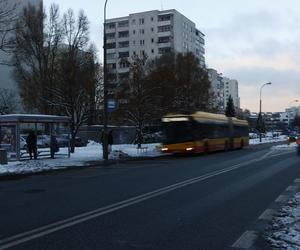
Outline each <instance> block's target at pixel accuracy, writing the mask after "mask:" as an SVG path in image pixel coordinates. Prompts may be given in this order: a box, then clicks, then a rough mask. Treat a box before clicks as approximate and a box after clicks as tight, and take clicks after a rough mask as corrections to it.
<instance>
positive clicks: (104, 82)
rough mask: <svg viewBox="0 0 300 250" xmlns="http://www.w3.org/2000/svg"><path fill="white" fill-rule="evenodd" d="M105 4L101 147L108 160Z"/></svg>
mask: <svg viewBox="0 0 300 250" xmlns="http://www.w3.org/2000/svg"><path fill="white" fill-rule="evenodd" d="M106 5H107V0H105V4H104V23H103V92H104V93H103V102H104V105H103V106H104V110H103V134H102V135H103V136H102V139H103V141H102V147H103V159H104V160H108V140H107V139H108V136H107V134H108V133H107V122H108V110H107V56H106V49H107V46H106Z"/></svg>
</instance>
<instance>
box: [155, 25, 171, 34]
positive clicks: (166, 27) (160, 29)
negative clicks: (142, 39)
mask: <svg viewBox="0 0 300 250" xmlns="http://www.w3.org/2000/svg"><path fill="white" fill-rule="evenodd" d="M157 28H158V30H157V32H167V31H171V25H164V26H158V27H157Z"/></svg>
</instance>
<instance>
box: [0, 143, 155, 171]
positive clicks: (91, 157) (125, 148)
mask: <svg viewBox="0 0 300 250" xmlns="http://www.w3.org/2000/svg"><path fill="white" fill-rule="evenodd" d="M159 145H160V144H157V143H156V144H143V150H138V149H137V146H136V145H133V144H128V145H113V146H112V152H111V153H110V154H109V159H124V158H129V157H156V156H160V155H161V152H160V151H159V150H158V148H159ZM60 154H64V155H65V156H61V155H60ZM67 154H68V149H67V148H60V150H59V153H58V154H57V155H56V158H55V159H49V158H44V159H38V160H30V161H29V160H28V161H16V162H9V163H8V164H7V165H0V175H9V174H29V173H36V172H42V171H47V170H55V169H64V168H66V167H82V166H88V165H90V164H91V162H95V161H101V160H103V157H102V154H103V151H102V145H101V144H100V143H96V142H93V141H89V143H88V145H87V146H86V147H78V148H76V149H75V153H74V154H71V158H68V157H67V156H66V155H67Z"/></svg>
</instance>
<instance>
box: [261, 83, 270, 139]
mask: <svg viewBox="0 0 300 250" xmlns="http://www.w3.org/2000/svg"><path fill="white" fill-rule="evenodd" d="M271 84H272V83H271V82H267V83H265V84H263V85H262V86H261V87H260V94H259V115H258V122H259V141H260V142H261V129H262V122H263V120H262V115H261V108H262V100H261V94H262V89H263V87H264V86H266V85H271Z"/></svg>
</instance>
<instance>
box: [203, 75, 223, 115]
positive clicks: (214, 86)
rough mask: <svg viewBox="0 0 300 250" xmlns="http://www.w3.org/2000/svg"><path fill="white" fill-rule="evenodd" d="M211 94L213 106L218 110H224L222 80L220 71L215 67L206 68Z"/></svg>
mask: <svg viewBox="0 0 300 250" xmlns="http://www.w3.org/2000/svg"><path fill="white" fill-rule="evenodd" d="M207 73H208V77H209V81H210V88H211V90H210V91H211V94H212V95H213V106H214V108H216V109H217V110H218V111H219V112H224V107H225V106H224V82H223V77H222V74H221V73H218V71H217V70H215V69H207Z"/></svg>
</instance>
